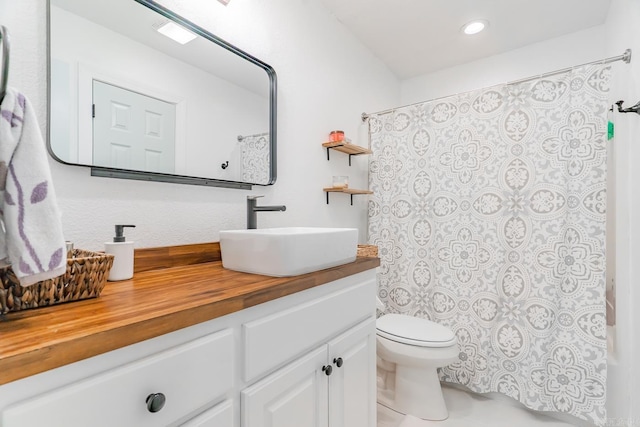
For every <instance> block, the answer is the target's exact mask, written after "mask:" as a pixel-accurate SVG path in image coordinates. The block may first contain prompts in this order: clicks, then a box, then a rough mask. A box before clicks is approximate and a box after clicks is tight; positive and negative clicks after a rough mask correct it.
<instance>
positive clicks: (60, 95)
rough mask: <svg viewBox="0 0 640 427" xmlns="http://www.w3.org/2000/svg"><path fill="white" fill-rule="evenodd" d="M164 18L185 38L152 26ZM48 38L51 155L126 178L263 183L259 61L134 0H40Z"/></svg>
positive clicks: (266, 69)
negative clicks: (46, 0)
mask: <svg viewBox="0 0 640 427" xmlns="http://www.w3.org/2000/svg"><path fill="white" fill-rule="evenodd" d="M174 21H175V22H174ZM167 23H169V24H175V23H177V24H179V25H174V26H175V27H177V29H178V31H182V34H181V35H179V36H186V39H190V40H186V39H183V40H180V41H176V40H175V39H173V38H170V37H168V36H166V35H165V34H164V32H160V31H159V30H161V29H163V28H165V27H166V25H165V24H167ZM185 40H186V41H185ZM50 45H51V48H50V132H49V147H50V151H51V153H52V154H53V155H54V157H55V158H57V159H58V160H60V161H62V162H64V163H70V164H78V165H84V166H93V167H98V168H100V169H104V168H108V169H111V168H113V169H114V171H125V172H126V171H131V172H136V173H138V172H144V174H143V175H144V176H145V177H144V178H137V179H153V177H154V176H155V177H156V178H159V179H160V180H167V181H171V179H163V178H167V177H171V176H178V177H192V178H194V179H195V180H196V181H202V180H205V181H207V183H208V184H210V182H211V183H213V185H216V184H218V185H222V186H233V185H226V184H229V183H241V184H260V185H267V184H271V183H273V182H274V181H275V177H276V174H275V134H276V132H275V113H276V112H275V90H276V89H275V72H274V71H273V69H272V68H271V67H270V66H268V65H267V64H264V63H263V62H261V61H259V60H257V59H255V58H253V57H251V56H249V55H248V54H246V53H244V52H241V51H238V50H237V49H235V48H233V47H229V45H227V44H225V42H223V41H220V40H219V39H217V38H216V37H215V36H213V35H212V34H210V33H208V32H206V31H204V30H203V29H201V28H199V27H197V26H195V25H193V24H192V23H190V22H188V21H186V20H183V19H182V18H180V17H178V16H176V15H174V14H172V13H171V12H170V11H167V10H165V9H163V8H162V6H159V5H157V4H155V3H153V2H150V1H146V0H136V1H134V0H100V1H91V2H87V1H86V0H50ZM230 49H232V50H234V51H232V50H230ZM147 175H148V176H147ZM149 177H151V178H149ZM196 183H199V184H201V183H202V182H196ZM245 188H246V187H245Z"/></svg>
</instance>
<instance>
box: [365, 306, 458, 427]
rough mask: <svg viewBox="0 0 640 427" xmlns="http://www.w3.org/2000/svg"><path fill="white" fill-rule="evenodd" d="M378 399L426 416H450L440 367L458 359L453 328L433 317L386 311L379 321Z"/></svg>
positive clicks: (403, 411)
mask: <svg viewBox="0 0 640 427" xmlns="http://www.w3.org/2000/svg"><path fill="white" fill-rule="evenodd" d="M376 335H377V336H376V351H377V356H378V402H379V403H380V404H382V405H384V406H387V407H389V408H391V409H393V410H394V411H397V412H400V413H402V414H405V415H412V416H414V417H418V418H422V419H425V420H433V421H438V420H444V419H446V418H447V417H448V416H449V412H448V411H447V406H446V405H445V402H444V398H443V396H442V389H441V387H440V379H439V378H438V371H437V368H440V367H443V366H446V365H448V364H450V363H453V362H455V361H457V360H458V354H459V352H460V351H459V348H458V343H457V340H456V337H455V334H454V333H453V331H452V330H451V329H449V328H447V327H445V326H442V325H439V324H437V323H435V322H432V321H430V320H426V319H421V318H417V317H412V316H406V315H402V314H386V315H384V316H381V317H379V318H378V320H377V321H376Z"/></svg>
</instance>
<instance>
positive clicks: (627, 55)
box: [362, 49, 631, 122]
mask: <svg viewBox="0 0 640 427" xmlns="http://www.w3.org/2000/svg"><path fill="white" fill-rule="evenodd" d="M616 61H623V62H625V63H627V64H628V63H630V62H631V49H627V50H625V51H624V53H623V54H622V55H618V56H612V57H610V58H606V59H600V60H598V61H591V62H587V63H584V64H580V65H574V66H573V67H567V68H563V69H561V70H556V71H550V72H548V73H544V74H538V75H536V76H531V77H527V78H524V79H520V80H513V81H510V82H507V83H506V85H513V84H517V83H524V82H528V81H531V80H535V79H541V78H545V77H551V76H555V75H556V74H562V73H566V72H567V71H571V70H573V69H574V68H578V67H583V66H585V65H592V64H609V63H610V62H616ZM502 84H503V83H498V84H495V85H493V86H488V87H487V89H488V88H492V87H496V86H500V85H502ZM475 90H476V89H473V90H469V91H464V92H458V93H456V94H454V95H447V96H441V97H439V98H433V99H429V100H427V101H420V102H414V103H413V104H407V105H402V106H400V107H394V108H389V109H387V110H382V111H376V112H375V113H362V121H363V122H365V121H367V119H368V118H369V117H370V116H371V115H373V114H389V113H393V112H394V111H396V110H397V109H399V108H405V107H411V106H413V105H418V104H424V103H425V102H432V101H438V100H440V99H444V98H449V97H451V96H456V95H462V94H464V93H469V92H472V91H475Z"/></svg>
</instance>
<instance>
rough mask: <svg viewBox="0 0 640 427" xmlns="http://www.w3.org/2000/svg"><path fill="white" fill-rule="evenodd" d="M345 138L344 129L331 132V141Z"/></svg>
mask: <svg viewBox="0 0 640 427" xmlns="http://www.w3.org/2000/svg"><path fill="white" fill-rule="evenodd" d="M342 140H344V131H342V130H334V131H331V132H330V133H329V141H332V142H337V141H342Z"/></svg>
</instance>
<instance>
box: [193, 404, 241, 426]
mask: <svg viewBox="0 0 640 427" xmlns="http://www.w3.org/2000/svg"><path fill="white" fill-rule="evenodd" d="M233 425H234V423H233V402H232V401H231V400H225V401H224V402H222V403H219V404H217V405H216V406H214V407H213V408H211V409H209V410H207V411H205V412H203V413H202V414H200V415H198V416H197V417H195V418H193V419H191V420H189V421H187V422H186V423H184V424H182V425H181V426H182V427H233Z"/></svg>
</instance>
